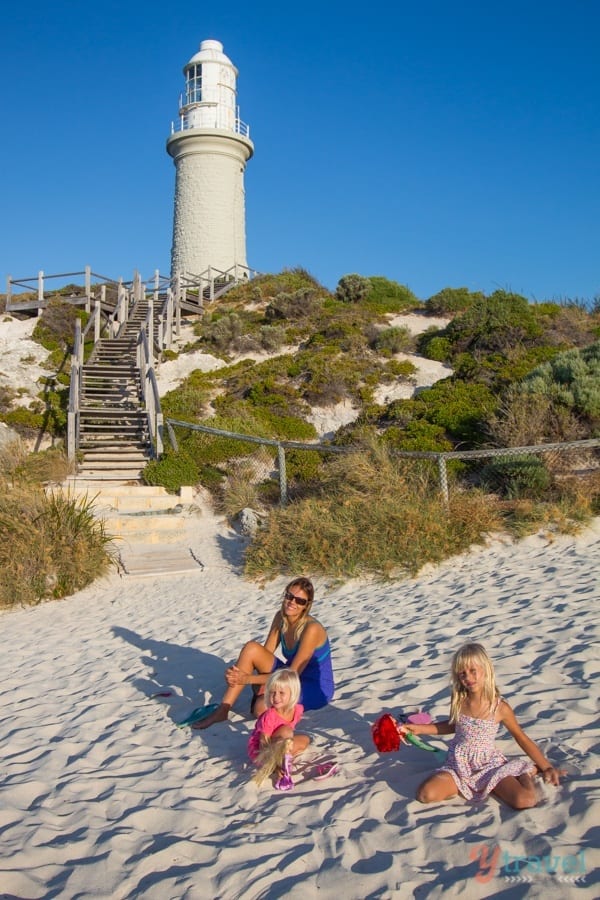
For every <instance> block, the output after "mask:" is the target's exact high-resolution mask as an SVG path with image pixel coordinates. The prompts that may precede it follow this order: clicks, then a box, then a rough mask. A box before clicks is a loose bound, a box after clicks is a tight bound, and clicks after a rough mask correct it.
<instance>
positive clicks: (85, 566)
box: [0, 441, 113, 607]
mask: <svg viewBox="0 0 600 900" xmlns="http://www.w3.org/2000/svg"><path fill="white" fill-rule="evenodd" d="M68 472H69V466H68V463H67V460H66V458H65V455H64V453H63V452H62V451H60V450H47V451H45V452H42V453H29V452H28V451H27V449H26V447H25V445H24V444H23V443H22V442H20V441H13V442H11V443H8V444H5V445H4V446H3V447H0V573H1V574H0V607H8V606H17V605H23V604H34V603H39V602H40V601H41V600H45V599H50V598H59V597H65V596H66V595H67V594H72V593H74V592H75V591H77V590H79V589H81V588H83V587H85V586H86V585H88V584H90V583H91V582H92V581H94V580H95V579H96V578H98V577H99V576H100V575H103V574H105V573H106V572H107V571H108V569H109V568H110V566H111V564H112V561H113V551H112V550H111V543H110V541H111V538H110V536H109V535H107V534H106V532H105V530H104V524H103V522H102V521H100V520H99V519H98V518H97V517H96V516H95V515H94V513H93V508H92V507H93V501H91V500H90V501H88V500H83V499H78V498H74V497H69V496H68V495H64V494H63V493H62V492H56V493H54V492H53V491H52V490H50V489H48V488H47V487H45V486H47V485H48V483H56V482H60V481H62V480H63V479H64V478H65V477H66V476H67V475H68Z"/></svg>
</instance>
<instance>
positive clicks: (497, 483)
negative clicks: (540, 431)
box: [165, 419, 600, 505]
mask: <svg viewBox="0 0 600 900" xmlns="http://www.w3.org/2000/svg"><path fill="white" fill-rule="evenodd" d="M165 425H166V427H167V432H168V435H169V439H170V442H171V445H172V447H173V448H174V450H176V451H177V450H178V449H179V441H178V439H177V434H176V430H175V429H184V430H187V431H192V432H194V451H195V452H194V455H198V456H199V457H200V458H207V459H210V461H211V463H212V464H213V465H217V466H226V467H227V471H228V473H229V474H236V473H237V474H240V475H242V476H243V477H245V478H247V479H248V480H249V481H252V482H253V483H255V484H259V483H262V484H265V483H273V485H274V486H275V485H277V486H278V491H279V501H280V503H281V504H282V505H285V504H286V503H287V502H288V499H289V489H288V485H289V482H290V480H294V479H299V480H310V477H311V474H314V473H315V472H316V471H317V469H318V466H319V465H320V462H321V459H322V458H323V457H325V456H327V455H329V456H331V455H335V454H337V455H343V454H349V453H358V452H364V449H365V448H364V447H361V446H342V447H337V446H332V445H329V444H306V443H302V442H300V441H285V440H276V439H273V438H265V437H260V436H255V435H248V434H242V433H240V432H235V431H226V430H224V429H221V428H213V427H211V426H209V425H197V424H193V423H191V422H183V421H180V420H178V419H165ZM248 445H250V446H248ZM392 452H393V455H394V457H397V458H401V459H406V460H412V461H413V462H414V465H415V467H416V466H419V465H420V466H421V468H422V467H423V462H425V465H426V466H427V469H428V470H430V474H432V473H435V477H436V478H437V482H438V486H439V490H440V492H441V494H442V496H443V498H444V501H445V503H446V504H448V503H449V499H450V490H451V487H456V489H459V488H460V489H464V486H465V485H467V486H468V485H472V486H482V485H483V486H485V487H487V488H488V489H489V490H492V491H493V490H495V489H496V490H503V491H505V492H507V493H508V496H510V493H511V490H512V492H513V494H514V495H517V494H518V492H519V490H521V489H522V486H523V485H529V486H533V487H535V488H537V489H539V490H543V489H544V488H545V487H547V486H549V485H550V484H551V482H552V481H560V480H561V479H565V478H580V479H585V478H586V477H590V476H594V475H597V474H599V473H600V439H597V438H596V439H589V440H582V441H569V442H564V443H554V444H537V445H534V446H526V447H502V448H491V447H490V448H486V449H483V450H457V451H452V452H444V453H435V452H433V451H399V450H398V451H392Z"/></svg>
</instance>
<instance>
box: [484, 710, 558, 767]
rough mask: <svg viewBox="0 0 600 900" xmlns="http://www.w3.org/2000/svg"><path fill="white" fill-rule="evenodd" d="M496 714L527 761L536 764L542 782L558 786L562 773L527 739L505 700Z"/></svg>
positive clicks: (533, 742)
mask: <svg viewBox="0 0 600 900" xmlns="http://www.w3.org/2000/svg"><path fill="white" fill-rule="evenodd" d="M498 712H499V721H500V722H502V724H503V725H504V726H505V727H506V729H507V730H508V731H509V732H510V734H512V736H513V737H514V739H515V741H516V742H517V744H518V745H519V747H520V748H521V750H523V751H524V752H525V753H526V754H527V756H528V757H529V759H531V760H532V761H533V762H534V763H535V764H536V766H537V767H538V769H539V770H540V772H541V774H542V775H543V776H544V781H547V782H550V784H556V785H557V784H559V783H560V776H561V774H564V773H562V772H560V771H559V770H558V769H555V768H554V766H553V765H552V764H551V763H549V762H548V760H547V759H546V757H545V756H544V754H543V753H542V751H541V750H540V748H539V747H538V745H537V744H536V743H535V741H532V740H531V738H530V737H527V735H526V734H525V732H524V731H523V729H522V728H521V726H520V725H519V723H518V722H517V718H516V716H515V714H514V712H513V711H512V709H511V708H510V706H509V705H508V703H507V702H506V700H503V701H502V702H501V704H500V707H499V710H498Z"/></svg>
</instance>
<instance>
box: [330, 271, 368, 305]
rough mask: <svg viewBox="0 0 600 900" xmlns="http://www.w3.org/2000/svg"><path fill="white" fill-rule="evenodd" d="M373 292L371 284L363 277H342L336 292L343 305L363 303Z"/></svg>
mask: <svg viewBox="0 0 600 900" xmlns="http://www.w3.org/2000/svg"><path fill="white" fill-rule="evenodd" d="M370 291H371V282H370V281H369V279H368V278H363V276H362V275H355V274H354V275H342V277H341V278H340V280H339V281H338V285H337V288H336V290H335V296H336V299H337V300H340V301H341V302H342V303H361V302H362V301H363V300H365V299H366V297H367V296H368V294H369V293H370Z"/></svg>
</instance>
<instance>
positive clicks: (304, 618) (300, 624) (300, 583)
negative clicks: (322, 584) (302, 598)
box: [281, 576, 315, 641]
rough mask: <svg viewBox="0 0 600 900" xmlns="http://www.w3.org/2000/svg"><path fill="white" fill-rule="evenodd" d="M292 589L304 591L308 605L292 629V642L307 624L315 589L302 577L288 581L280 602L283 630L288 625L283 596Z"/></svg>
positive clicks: (308, 580)
mask: <svg viewBox="0 0 600 900" xmlns="http://www.w3.org/2000/svg"><path fill="white" fill-rule="evenodd" d="M292 588H298V590H300V591H304V593H305V594H306V596H307V599H308V603H307V604H306V606H303V607H302V612H301V613H300V617H299V619H298V621H297V622H296V627H295V628H294V640H296V641H297V640H298V639H299V638H300V635H301V634H302V632H303V631H304V629H305V627H306V625H307V624H308V620H309V618H310V610H311V608H312V605H313V600H314V599H315V589H314V586H313V583H312V581H311V580H310V579H309V578H304V576H300V577H299V578H294V580H293V581H290V583H289V584H286V586H285V588H284V591H283V598H282V600H281V619H282V622H283V627H284V629H286V628H288V627H289V624H290V623H289V621H288V618H287V616H286V614H285V595H286V594H287V592H288V591H291V590H292Z"/></svg>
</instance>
